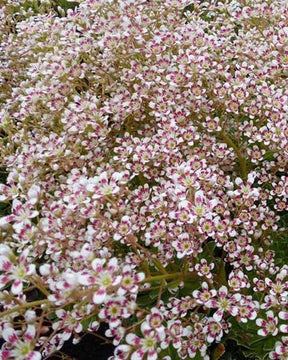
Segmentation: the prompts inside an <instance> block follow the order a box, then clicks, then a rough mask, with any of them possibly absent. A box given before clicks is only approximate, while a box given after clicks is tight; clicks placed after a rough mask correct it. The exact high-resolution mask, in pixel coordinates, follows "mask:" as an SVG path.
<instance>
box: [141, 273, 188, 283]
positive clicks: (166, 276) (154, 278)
mask: <svg viewBox="0 0 288 360" xmlns="http://www.w3.org/2000/svg"><path fill="white" fill-rule="evenodd" d="M175 277H177V278H183V273H182V272H177V273H173V274H163V275H156V276H150V277H147V278H146V279H144V280H143V281H141V282H142V283H147V282H152V281H161V280H166V279H173V278H175Z"/></svg>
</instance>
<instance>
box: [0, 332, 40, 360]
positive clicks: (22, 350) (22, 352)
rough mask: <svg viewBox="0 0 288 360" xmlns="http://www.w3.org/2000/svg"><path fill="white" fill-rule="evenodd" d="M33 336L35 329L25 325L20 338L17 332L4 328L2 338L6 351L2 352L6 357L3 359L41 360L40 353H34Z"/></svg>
mask: <svg viewBox="0 0 288 360" xmlns="http://www.w3.org/2000/svg"><path fill="white" fill-rule="evenodd" d="M35 335H36V329H35V327H34V326H33V325H27V328H26V331H25V333H24V334H23V336H22V338H20V337H19V336H18V334H17V332H16V331H15V330H14V329H12V328H11V327H6V328H4V330H3V332H2V336H3V339H4V340H5V341H6V342H7V343H6V344H5V346H6V350H4V352H6V355H5V356H6V357H4V359H8V358H9V359H11V358H13V359H15V360H41V354H40V352H38V351H34V345H35V344H34V340H35ZM2 357H3V352H2Z"/></svg>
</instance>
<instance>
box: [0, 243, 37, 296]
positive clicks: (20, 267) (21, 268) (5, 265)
mask: <svg viewBox="0 0 288 360" xmlns="http://www.w3.org/2000/svg"><path fill="white" fill-rule="evenodd" d="M28 253H29V250H28V249H25V250H23V252H22V254H21V255H20V257H19V264H14V263H13V262H12V261H11V260H10V259H9V257H7V256H5V255H3V256H1V255H0V271H2V272H3V274H1V275H0V289H1V288H3V287H4V286H6V285H7V284H8V283H9V282H11V281H13V283H12V286H11V292H12V294H15V295H19V294H21V292H22V290H23V282H24V283H25V282H29V276H31V275H33V274H34V273H35V271H36V266H35V264H27V261H26V260H27V256H28Z"/></svg>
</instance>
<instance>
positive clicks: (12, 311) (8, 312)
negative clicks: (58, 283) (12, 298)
mask: <svg viewBox="0 0 288 360" xmlns="http://www.w3.org/2000/svg"><path fill="white" fill-rule="evenodd" d="M49 303H50V301H49V300H48V299H44V300H36V301H31V302H28V303H24V304H21V305H18V306H15V307H14V308H12V309H8V310H6V311H3V312H1V313H0V318H1V317H4V316H6V315H9V314H12V313H14V312H17V311H19V310H22V309H26V308H31V307H33V306H38V305H43V304H49Z"/></svg>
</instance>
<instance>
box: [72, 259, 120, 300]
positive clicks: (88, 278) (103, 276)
mask: <svg viewBox="0 0 288 360" xmlns="http://www.w3.org/2000/svg"><path fill="white" fill-rule="evenodd" d="M105 263H106V259H94V260H93V261H92V264H91V267H92V271H91V272H89V271H83V272H82V273H81V274H79V283H80V284H82V285H85V286H91V285H97V290H96V291H95V292H94V295H93V302H94V303H95V304H101V303H103V302H104V301H105V298H106V296H107V290H108V289H109V288H111V287H113V286H116V285H119V284H120V282H121V279H122V277H121V275H118V271H119V267H118V261H117V259H116V258H112V259H110V260H109V261H108V263H107V264H105Z"/></svg>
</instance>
